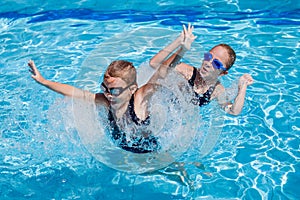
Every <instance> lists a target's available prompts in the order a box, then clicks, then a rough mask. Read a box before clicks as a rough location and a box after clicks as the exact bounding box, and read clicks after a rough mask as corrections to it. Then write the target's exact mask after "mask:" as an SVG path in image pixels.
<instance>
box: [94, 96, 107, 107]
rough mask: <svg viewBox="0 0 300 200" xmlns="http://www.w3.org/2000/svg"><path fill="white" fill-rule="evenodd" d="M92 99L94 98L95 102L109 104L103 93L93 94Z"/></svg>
mask: <svg viewBox="0 0 300 200" xmlns="http://www.w3.org/2000/svg"><path fill="white" fill-rule="evenodd" d="M94 99H95V103H99V104H104V105H106V106H108V105H109V102H108V100H107V98H106V97H105V96H104V94H103V93H96V94H94Z"/></svg>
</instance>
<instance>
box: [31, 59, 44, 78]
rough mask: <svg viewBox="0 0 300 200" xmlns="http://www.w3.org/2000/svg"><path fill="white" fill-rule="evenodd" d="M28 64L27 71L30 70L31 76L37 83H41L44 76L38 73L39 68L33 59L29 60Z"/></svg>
mask: <svg viewBox="0 0 300 200" xmlns="http://www.w3.org/2000/svg"><path fill="white" fill-rule="evenodd" d="M28 66H29V67H30V69H29V71H30V72H31V74H32V75H31V77H32V78H33V79H34V80H35V81H36V82H38V83H43V81H44V80H45V79H44V77H43V76H42V75H41V74H40V72H39V70H38V69H37V68H36V66H35V63H34V62H33V60H29V62H28Z"/></svg>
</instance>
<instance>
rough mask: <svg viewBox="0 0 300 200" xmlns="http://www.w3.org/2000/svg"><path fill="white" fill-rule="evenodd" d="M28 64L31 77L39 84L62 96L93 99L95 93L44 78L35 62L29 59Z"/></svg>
mask: <svg viewBox="0 0 300 200" xmlns="http://www.w3.org/2000/svg"><path fill="white" fill-rule="evenodd" d="M28 66H29V67H30V70H29V71H30V72H31V73H32V75H31V77H32V78H33V79H34V80H35V81H36V82H38V83H39V84H41V85H43V86H45V87H47V88H49V89H51V90H53V91H55V92H57V93H60V94H62V95H64V96H69V97H75V98H86V99H91V100H92V99H93V100H94V99H95V94H92V93H90V92H88V91H84V90H81V89H78V88H76V87H73V86H71V85H67V84H62V83H58V82H53V81H49V80H47V79H45V78H44V77H43V76H42V75H41V74H40V72H39V70H38V69H37V67H36V66H35V63H34V62H33V61H32V60H30V61H29V62H28Z"/></svg>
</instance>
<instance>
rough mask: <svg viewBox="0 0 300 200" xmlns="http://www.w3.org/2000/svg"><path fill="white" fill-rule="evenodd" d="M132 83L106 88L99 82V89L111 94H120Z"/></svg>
mask: <svg viewBox="0 0 300 200" xmlns="http://www.w3.org/2000/svg"><path fill="white" fill-rule="evenodd" d="M131 85H132V84H130V85H128V86H127V87H125V88H122V87H115V88H108V87H107V86H106V85H105V84H104V83H103V82H102V83H101V89H102V90H103V92H104V93H109V94H111V95H112V96H119V95H120V94H122V93H123V92H124V91H125V90H127V89H128V88H129V87H130V86H131Z"/></svg>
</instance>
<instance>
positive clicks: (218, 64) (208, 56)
mask: <svg viewBox="0 0 300 200" xmlns="http://www.w3.org/2000/svg"><path fill="white" fill-rule="evenodd" d="M212 59H213V55H212V54H211V53H210V52H207V53H205V54H204V60H205V61H211V60H212ZM212 66H213V67H214V68H215V69H221V70H223V71H226V70H227V69H226V68H225V67H224V65H223V63H222V62H221V61H219V60H218V59H216V58H215V59H213V60H212Z"/></svg>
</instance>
